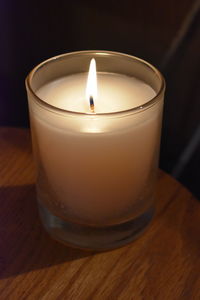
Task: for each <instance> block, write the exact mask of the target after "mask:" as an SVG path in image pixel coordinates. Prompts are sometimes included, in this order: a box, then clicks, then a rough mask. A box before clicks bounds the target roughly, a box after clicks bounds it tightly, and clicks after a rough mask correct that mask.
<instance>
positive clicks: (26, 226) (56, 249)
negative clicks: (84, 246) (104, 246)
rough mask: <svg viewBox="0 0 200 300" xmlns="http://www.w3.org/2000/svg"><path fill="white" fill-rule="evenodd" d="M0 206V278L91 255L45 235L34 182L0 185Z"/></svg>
mask: <svg viewBox="0 0 200 300" xmlns="http://www.w3.org/2000/svg"><path fill="white" fill-rule="evenodd" d="M0 207H1V208H0V278H6V277H10V276H13V275H17V274H21V273H25V272H29V271H32V270H37V269H42V268H48V267H50V266H53V265H57V264H60V263H63V262H67V261H72V260H76V259H81V258H84V257H87V256H90V255H92V252H84V251H81V250H76V249H71V248H68V247H66V246H64V245H62V244H60V243H58V242H56V241H54V240H52V239H51V238H50V237H49V236H48V234H47V233H46V232H45V231H44V229H43V227H42V225H41V223H40V220H39V215H38V210H37V203H36V199H35V190H34V186H33V185H24V186H8V187H1V188H0Z"/></svg>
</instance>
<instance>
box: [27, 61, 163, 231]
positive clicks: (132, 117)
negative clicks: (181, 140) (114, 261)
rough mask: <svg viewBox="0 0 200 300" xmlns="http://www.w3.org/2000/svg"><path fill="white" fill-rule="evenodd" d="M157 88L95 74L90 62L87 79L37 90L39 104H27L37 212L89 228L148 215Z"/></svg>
mask: <svg viewBox="0 0 200 300" xmlns="http://www.w3.org/2000/svg"><path fill="white" fill-rule="evenodd" d="M98 61H99V59H98V57H97V71H98ZM89 62H90V60H87V64H88V66H89ZM99 64H100V66H101V61H100V62H99ZM61 73H62V72H61ZM156 89H157V86H156V85H155V86H154V87H152V86H151V85H150V84H148V83H147V82H146V81H143V80H141V78H138V76H129V75H126V74H124V73H121V74H120V73H119V72H110V71H108V72H106V71H105V70H103V71H101V70H100V71H98V72H97V75H96V68H95V61H94V60H92V62H91V68H90V72H89V73H88V72H82V71H80V72H75V73H74V74H73V73H72V74H71V73H70V74H67V75H66V74H63V73H62V75H61V76H55V78H53V79H52V80H49V79H48V80H46V82H43V83H42V84H39V85H37V84H36V87H35V91H34V93H35V96H36V97H37V100H38V99H39V101H32V97H29V108H30V117H31V127H32V135H33V144H34V152H35V157H36V161H37V166H38V181H37V193H38V201H39V203H40V205H41V206H44V207H45V208H46V209H47V211H49V212H50V213H51V214H53V215H55V216H56V217H57V218H59V219H61V220H63V221H64V222H71V223H72V224H74V223H78V224H82V225H83V226H85V225H87V226H95V227H96V226H97V227H99V226H100V227H101V226H111V225H112V226H115V225H116V224H122V223H125V222H129V221H130V220H133V219H137V218H139V217H140V216H142V215H143V214H145V212H148V211H149V210H151V209H152V205H153V192H152V189H153V182H154V180H155V174H156V173H155V171H154V172H153V173H152V169H153V170H155V169H156V166H157V160H158V159H157V158H158V147H159V140H160V124H161V116H162V101H154V100H153V99H154V98H155V96H156V95H157V90H156ZM41 101H42V102H41ZM41 103H42V104H41ZM149 103H152V104H151V105H149ZM44 105H46V107H45V108H44Z"/></svg>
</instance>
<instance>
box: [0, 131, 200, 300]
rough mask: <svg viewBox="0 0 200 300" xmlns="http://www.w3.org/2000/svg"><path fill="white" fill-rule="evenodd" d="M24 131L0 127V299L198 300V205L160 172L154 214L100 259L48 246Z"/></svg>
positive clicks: (99, 257)
mask: <svg viewBox="0 0 200 300" xmlns="http://www.w3.org/2000/svg"><path fill="white" fill-rule="evenodd" d="M34 180H35V172H34V165H33V162H32V156H31V148H30V137H29V132H28V131H27V130H25V129H14V128H12V129H11V128H2V129H0V205H1V210H0V299H1V300H8V299H12V300H13V299H14V300H15V299H20V300H22V299H42V300H52V299H53V300H54V299H67V300H68V299H74V300H79V299H80V300H85V299H92V300H93V299H100V300H102V299H103V300H104V299H122V300H129V299H134V300H135V299H136V300H138V299H148V300H151V299H152V300H153V299H162V300H165V299H167V300H169V299H170V300H173V299H187V300H188V299H198V300H199V299H200V289H199V286H200V278H199V270H200V255H199V253H200V203H199V202H198V201H197V200H196V199H194V198H193V196H192V195H191V194H190V193H189V192H188V191H187V190H186V189H185V188H184V187H183V186H181V185H180V184H179V183H178V182H177V181H175V180H174V179H172V178H171V177H169V176H168V175H166V174H165V173H163V172H160V174H159V178H158V188H157V214H156V217H155V218H154V220H153V222H152V223H151V225H150V227H149V228H148V230H147V231H146V232H145V233H144V234H143V236H142V237H141V238H139V239H138V240H137V241H135V242H133V243H132V244H130V245H127V246H125V247H122V248H120V249H116V250H113V251H109V252H103V253H98V254H95V253H92V252H83V251H80V250H74V249H71V248H67V247H65V246H63V245H61V244H59V243H57V242H56V241H54V240H52V239H51V238H50V237H49V236H48V235H47V233H46V232H45V231H44V229H43V228H42V226H41V223H40V221H39V218H38V212H37V205H36V200H35V190H34Z"/></svg>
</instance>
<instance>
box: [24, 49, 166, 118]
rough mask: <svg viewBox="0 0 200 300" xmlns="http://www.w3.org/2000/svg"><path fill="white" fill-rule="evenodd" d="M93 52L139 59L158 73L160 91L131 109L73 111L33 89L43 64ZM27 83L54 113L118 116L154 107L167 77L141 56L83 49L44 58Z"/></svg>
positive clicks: (39, 101) (37, 98) (32, 71)
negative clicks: (46, 98)
mask: <svg viewBox="0 0 200 300" xmlns="http://www.w3.org/2000/svg"><path fill="white" fill-rule="evenodd" d="M92 53H93V54H94V55H115V56H121V57H125V58H129V59H133V60H135V61H138V62H139V63H141V64H143V65H145V66H146V67H148V68H150V69H151V71H153V72H154V73H155V74H156V75H157V77H158V79H159V80H160V87H159V90H158V92H156V95H155V96H154V97H153V98H151V99H149V100H148V101H147V102H145V103H144V104H141V105H138V106H135V107H132V108H129V109H125V110H119V111H114V112H103V113H91V112H77V111H72V110H67V109H63V108H59V107H56V106H54V105H52V104H49V103H48V102H46V101H45V100H43V99H42V98H40V97H39V96H38V95H37V94H36V92H35V91H34V90H33V88H32V85H31V81H32V79H33V77H34V75H35V73H36V72H37V71H39V69H40V68H42V67H43V66H45V65H48V64H49V63H51V62H52V61H55V60H60V59H64V58H65V57H68V56H74V55H87V54H92ZM99 73H100V72H99ZM119 74H120V73H119ZM25 84H26V88H27V90H28V91H29V92H30V93H31V94H32V96H33V97H34V99H35V100H36V102H37V103H38V104H39V105H40V106H42V107H46V108H47V109H48V110H51V111H53V112H54V113H62V114H71V115H74V116H80V115H84V116H93V117H94V116H117V115H122V114H132V113H136V112H137V113H138V112H142V111H144V110H146V109H148V108H150V107H152V106H153V105H154V104H156V103H157V102H158V100H159V96H160V95H161V94H162V92H164V90H165V79H164V77H163V75H162V74H161V72H160V71H159V70H158V69H157V68H156V67H154V66H153V65H152V64H150V63H148V62H147V61H145V60H143V59H141V58H139V57H136V56H133V55H130V54H126V53H121V52H116V51H107V50H82V51H74V52H68V53H64V54H60V55H57V56H53V57H51V58H49V59H46V60H44V61H43V62H41V63H40V64H38V65H37V66H35V67H34V68H33V69H32V70H31V71H30V72H29V74H28V76H27V77H26V79H25Z"/></svg>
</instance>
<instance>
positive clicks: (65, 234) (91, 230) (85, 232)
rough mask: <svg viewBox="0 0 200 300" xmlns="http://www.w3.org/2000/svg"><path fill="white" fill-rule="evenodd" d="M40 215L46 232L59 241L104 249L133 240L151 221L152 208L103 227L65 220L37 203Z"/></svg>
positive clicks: (69, 244) (80, 247) (82, 246)
mask: <svg viewBox="0 0 200 300" xmlns="http://www.w3.org/2000/svg"><path fill="white" fill-rule="evenodd" d="M39 211H40V216H41V219H42V222H43V225H44V227H45V228H46V230H47V232H48V233H49V234H50V235H51V236H52V238H54V239H56V240H57V241H59V242H62V243H64V244H66V245H67V246H71V247H74V248H79V249H84V250H94V251H105V250H110V249H114V248H118V247H121V246H123V245H125V244H128V243H130V242H131V241H133V240H135V239H136V238H137V237H138V236H139V235H140V234H141V233H142V232H143V231H144V230H145V228H146V227H147V225H148V224H149V222H150V221H151V219H152V217H153V214H154V209H153V208H152V207H151V208H150V209H149V210H148V211H146V212H145V213H143V214H142V215H140V216H138V217H137V218H135V219H132V220H130V221H128V222H126V223H120V224H116V225H112V226H105V227H92V226H87V225H80V224H75V223H71V222H66V221H64V220H62V219H60V218H59V217H57V216H54V215H53V214H52V213H51V212H50V211H49V210H48V209H47V208H46V207H44V206H42V205H41V204H39Z"/></svg>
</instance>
